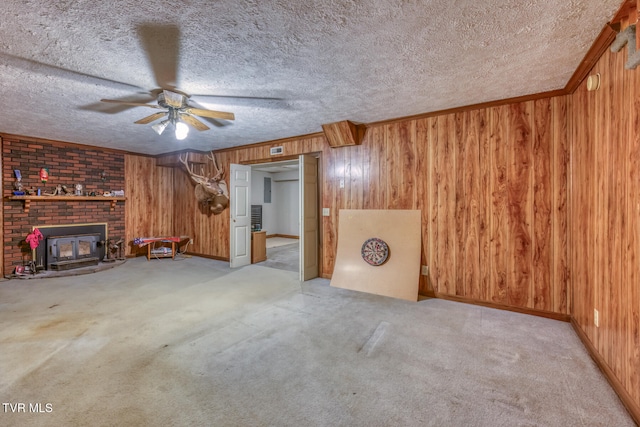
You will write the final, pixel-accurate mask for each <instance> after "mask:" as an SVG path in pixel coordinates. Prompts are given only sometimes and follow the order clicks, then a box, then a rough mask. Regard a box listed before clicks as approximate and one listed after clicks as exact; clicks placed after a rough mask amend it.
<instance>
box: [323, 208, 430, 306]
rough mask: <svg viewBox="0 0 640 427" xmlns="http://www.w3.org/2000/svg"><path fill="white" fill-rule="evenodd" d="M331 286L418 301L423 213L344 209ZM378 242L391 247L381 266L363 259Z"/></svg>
mask: <svg viewBox="0 0 640 427" xmlns="http://www.w3.org/2000/svg"><path fill="white" fill-rule="evenodd" d="M338 215H339V219H338V220H339V223H338V250H337V253H336V263H335V266H334V270H333V275H332V277H331V286H334V287H337V288H343V289H350V290H353V291H360V292H368V293H371V294H376V295H383V296H388V297H393V298H400V299H404V300H408V301H417V300H418V287H419V279H420V249H421V213H420V211H419V210H366V209H363V210H355V209H341V210H340V212H339V214H338ZM371 238H378V239H381V240H382V241H384V242H385V243H386V245H387V247H388V257H387V259H386V261H385V262H384V263H382V264H381V265H377V266H374V265H370V264H369V263H367V262H366V261H365V260H364V259H363V257H362V246H363V244H364V243H365V242H366V241H367V240H369V239H371Z"/></svg>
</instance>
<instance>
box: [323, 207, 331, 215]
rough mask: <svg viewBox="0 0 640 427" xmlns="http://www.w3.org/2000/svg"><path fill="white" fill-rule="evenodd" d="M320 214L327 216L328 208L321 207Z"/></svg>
mask: <svg viewBox="0 0 640 427" xmlns="http://www.w3.org/2000/svg"><path fill="white" fill-rule="evenodd" d="M322 216H329V208H322Z"/></svg>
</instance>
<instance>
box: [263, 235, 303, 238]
mask: <svg viewBox="0 0 640 427" xmlns="http://www.w3.org/2000/svg"><path fill="white" fill-rule="evenodd" d="M270 237H284V238H285V239H300V236H292V235H290V234H269V235H268V236H267V239H268V238H270Z"/></svg>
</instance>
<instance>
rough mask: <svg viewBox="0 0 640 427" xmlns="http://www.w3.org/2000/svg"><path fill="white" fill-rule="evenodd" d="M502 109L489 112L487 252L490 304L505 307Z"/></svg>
mask: <svg viewBox="0 0 640 427" xmlns="http://www.w3.org/2000/svg"><path fill="white" fill-rule="evenodd" d="M506 110H507V109H506V108H505V107H495V108H492V109H491V111H490V113H491V124H490V129H491V131H490V132H491V138H490V142H489V147H490V149H489V151H490V159H489V160H490V164H489V165H487V166H488V167H490V172H489V174H490V183H489V187H490V189H491V192H490V197H491V199H490V201H489V206H490V222H489V238H490V241H491V246H490V249H489V253H490V263H489V266H490V268H491V281H490V286H491V290H490V292H489V294H490V295H491V300H492V301H493V302H496V303H504V304H506V303H507V290H508V288H507V285H508V280H509V278H508V274H507V272H508V265H507V262H508V258H509V253H510V250H511V242H510V239H509V233H508V231H509V220H510V216H509V213H508V197H507V196H508V195H507V156H508V151H509V147H510V145H511V144H510V141H509V128H508V126H507V125H506Z"/></svg>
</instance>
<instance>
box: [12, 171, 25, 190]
mask: <svg viewBox="0 0 640 427" xmlns="http://www.w3.org/2000/svg"><path fill="white" fill-rule="evenodd" d="M13 173H14V174H15V175H16V182H15V183H14V184H13V188H15V190H14V192H13V195H14V196H23V195H24V189H23V186H22V173H20V169H14V170H13Z"/></svg>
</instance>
